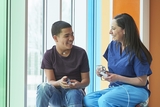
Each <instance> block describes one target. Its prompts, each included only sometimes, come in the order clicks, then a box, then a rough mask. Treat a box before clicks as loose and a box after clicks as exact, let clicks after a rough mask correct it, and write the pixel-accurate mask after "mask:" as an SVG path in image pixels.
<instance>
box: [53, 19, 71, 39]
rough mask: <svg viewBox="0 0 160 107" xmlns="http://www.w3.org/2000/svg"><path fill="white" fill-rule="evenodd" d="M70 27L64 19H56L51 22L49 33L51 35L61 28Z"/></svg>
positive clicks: (56, 33) (58, 31)
mask: <svg viewBox="0 0 160 107" xmlns="http://www.w3.org/2000/svg"><path fill="white" fill-rule="evenodd" d="M68 27H71V25H70V24H69V23H67V22H65V21H57V22H55V23H53V24H52V28H51V33H52V36H54V35H58V34H59V33H61V29H63V28H68Z"/></svg>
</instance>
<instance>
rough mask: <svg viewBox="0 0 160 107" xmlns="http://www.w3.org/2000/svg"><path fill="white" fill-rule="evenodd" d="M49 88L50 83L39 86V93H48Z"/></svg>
mask: <svg viewBox="0 0 160 107" xmlns="http://www.w3.org/2000/svg"><path fill="white" fill-rule="evenodd" d="M48 87H49V84H48V83H41V84H39V85H38V86H37V92H41V91H47V90H48Z"/></svg>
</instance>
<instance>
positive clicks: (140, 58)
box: [84, 13, 152, 107]
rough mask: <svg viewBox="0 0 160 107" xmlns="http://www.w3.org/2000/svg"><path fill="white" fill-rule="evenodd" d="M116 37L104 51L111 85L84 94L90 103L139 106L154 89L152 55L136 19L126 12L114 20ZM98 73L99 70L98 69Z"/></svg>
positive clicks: (104, 106) (100, 106) (94, 105)
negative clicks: (140, 36) (145, 44)
mask: <svg viewBox="0 0 160 107" xmlns="http://www.w3.org/2000/svg"><path fill="white" fill-rule="evenodd" d="M109 33H110V34H111V35H112V39H113V40H112V41H111V43H110V44H109V45H108V48H107V49H106V51H105V53H104V55H103V56H104V58H105V59H106V60H107V61H108V70H109V72H107V75H108V76H107V77H103V78H104V79H105V80H106V81H109V82H110V84H109V88H107V89H104V90H101V91H97V92H92V93H89V94H88V95H86V96H85V98H84V103H85V106H86V107H135V106H136V105H137V104H138V103H140V102H145V101H146V100H147V99H148V97H149V95H150V91H149V89H148V88H147V85H148V84H149V83H148V80H147V77H148V76H150V75H151V74H152V71H151V69H150V64H151V61H152V56H151V54H150V52H149V51H148V50H147V48H146V47H145V46H144V45H143V43H142V42H141V40H140V38H139V33H138V29H137V26H136V24H135V21H134V19H133V18H132V17H131V16H130V15H129V14H126V13H123V14H120V15H117V16H116V17H114V19H113V20H112V25H111V30H110V32H109ZM96 73H97V75H98V76H101V75H100V72H99V71H96Z"/></svg>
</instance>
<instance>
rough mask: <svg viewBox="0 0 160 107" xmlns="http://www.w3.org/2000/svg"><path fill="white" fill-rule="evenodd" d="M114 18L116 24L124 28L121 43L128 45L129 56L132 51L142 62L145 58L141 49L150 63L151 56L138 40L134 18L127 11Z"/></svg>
mask: <svg viewBox="0 0 160 107" xmlns="http://www.w3.org/2000/svg"><path fill="white" fill-rule="evenodd" d="M114 19H115V20H116V22H117V24H118V26H119V27H121V28H122V29H124V30H125V35H124V41H123V44H124V46H125V47H128V52H127V53H130V58H131V55H132V52H134V53H135V54H136V56H137V57H138V59H139V60H140V61H141V62H142V63H143V61H145V59H144V58H143V57H142V54H143V53H142V51H143V52H144V54H145V56H146V57H147V61H148V63H149V64H151V62H152V56H151V54H150V52H149V51H148V49H147V48H146V47H145V46H144V44H143V43H142V42H141V40H140V36H139V31H138V28H137V26H136V23H135V21H134V19H133V18H132V17H131V16H130V15H129V14H127V13H122V14H120V15H117V16H116V17H114ZM141 50H142V51H141ZM130 58H129V59H130Z"/></svg>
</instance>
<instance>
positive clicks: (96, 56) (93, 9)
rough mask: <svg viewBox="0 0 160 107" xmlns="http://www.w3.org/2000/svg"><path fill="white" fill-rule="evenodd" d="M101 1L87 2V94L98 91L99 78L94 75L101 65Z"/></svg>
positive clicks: (90, 0)
mask: <svg viewBox="0 0 160 107" xmlns="http://www.w3.org/2000/svg"><path fill="white" fill-rule="evenodd" d="M100 52H101V0H88V58H89V65H90V85H89V86H88V87H87V93H90V92H93V91H96V90H99V89H100V78H99V77H97V75H96V73H95V68H96V65H99V64H100V63H101V61H100V58H101V55H102V54H101V53H100Z"/></svg>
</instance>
